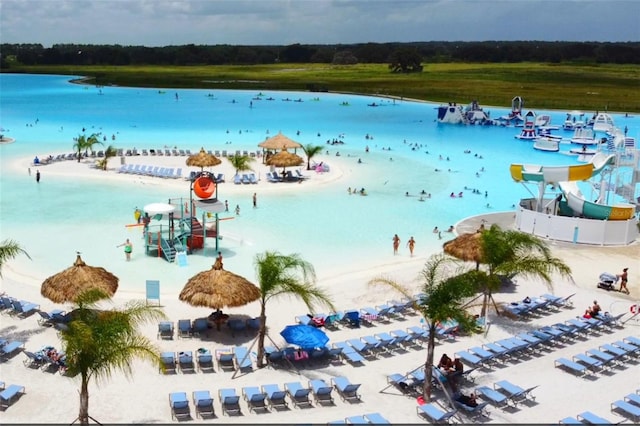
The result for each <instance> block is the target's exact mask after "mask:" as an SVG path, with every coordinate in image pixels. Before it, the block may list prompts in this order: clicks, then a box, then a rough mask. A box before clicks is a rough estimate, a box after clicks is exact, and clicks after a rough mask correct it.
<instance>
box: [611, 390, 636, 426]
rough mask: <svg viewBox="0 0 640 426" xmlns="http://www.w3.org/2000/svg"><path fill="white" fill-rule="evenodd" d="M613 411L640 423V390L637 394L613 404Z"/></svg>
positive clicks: (631, 394) (629, 395)
mask: <svg viewBox="0 0 640 426" xmlns="http://www.w3.org/2000/svg"><path fill="white" fill-rule="evenodd" d="M611 411H619V412H621V413H622V414H624V415H625V416H627V417H630V418H631V420H632V421H633V422H634V423H640V388H639V389H636V392H635V393H630V394H628V395H626V396H625V397H624V399H619V400H617V401H614V402H612V403H611Z"/></svg>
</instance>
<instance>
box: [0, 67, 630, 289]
mask: <svg viewBox="0 0 640 426" xmlns="http://www.w3.org/2000/svg"><path fill="white" fill-rule="evenodd" d="M69 80H70V77H68V76H43V75H12V74H1V75H0V90H1V93H2V95H1V96H2V103H1V105H0V107H1V117H2V122H1V123H0V126H1V127H2V128H3V130H2V132H3V134H5V135H6V136H8V137H11V138H15V140H16V141H15V142H14V143H12V144H6V145H0V157H1V159H0V165H1V167H2V172H1V173H2V174H1V189H0V191H1V193H0V195H1V202H0V215H1V216H2V225H1V228H0V238H1V239H5V238H11V239H14V240H16V241H18V242H19V243H20V244H21V245H22V246H23V247H24V248H25V249H26V250H27V252H28V253H29V254H30V255H31V257H32V260H28V259H25V258H18V259H16V260H15V261H13V262H12V265H11V268H12V269H13V270H16V271H18V272H19V273H20V274H22V275H23V276H25V277H29V278H30V279H33V281H35V282H38V281H39V282H41V281H42V280H43V279H45V278H46V277H47V276H49V275H51V274H53V273H56V272H58V271H60V270H62V269H65V268H66V267H68V266H70V265H71V263H72V262H73V260H74V258H75V252H76V251H79V252H81V253H82V256H83V258H84V259H85V261H86V262H87V263H88V264H91V265H96V266H104V267H105V268H106V269H108V270H110V271H112V272H114V273H115V274H116V275H118V276H119V277H120V278H121V287H120V289H119V293H121V292H122V293H124V294H127V293H133V294H141V293H143V291H144V280H145V279H161V290H162V291H163V292H166V293H177V292H179V290H180V289H181V288H182V286H183V285H184V283H185V282H186V280H187V279H188V278H189V277H190V276H192V275H194V274H195V273H197V272H199V271H201V270H203V269H206V268H208V267H209V266H210V265H211V264H212V263H213V261H214V251H215V250H214V248H213V240H208V241H207V245H208V246H209V248H207V249H205V250H204V251H197V252H195V253H194V254H193V255H190V256H189V258H188V266H186V267H178V266H177V265H176V264H170V263H167V262H166V261H164V260H161V259H157V258H152V257H147V256H145V255H144V253H143V247H142V246H143V244H142V239H141V230H140V228H126V227H125V226H124V225H126V224H130V223H131V222H132V221H133V210H134V208H135V207H136V206H138V207H142V206H144V205H146V204H149V203H153V202H165V201H166V200H167V199H169V198H176V197H183V198H188V196H189V183H188V181H183V184H182V185H181V186H180V185H177V186H176V185H172V186H170V187H168V186H166V185H163V184H162V183H161V182H159V183H158V184H156V183H155V182H154V183H153V184H150V183H148V182H143V181H140V180H137V179H135V178H134V177H133V176H132V177H131V180H124V181H122V180H120V179H118V180H115V179H100V178H99V177H100V175H99V174H98V175H96V176H97V177H96V178H91V179H88V178H85V177H82V178H77V177H74V176H49V175H48V174H47V166H41V167H40V169H41V171H42V180H41V182H40V183H39V184H37V183H36V182H35V179H34V176H33V174H34V173H35V171H34V170H35V168H34V167H33V166H30V164H29V163H30V161H31V160H32V159H33V157H34V156H36V155H38V156H40V157H41V158H43V157H44V156H46V155H49V154H51V155H54V156H55V155H56V154H61V153H71V152H73V148H72V146H73V138H74V137H77V136H78V135H80V134H82V132H83V129H84V132H85V134H91V133H98V132H100V133H101V137H102V136H104V137H105V138H106V141H105V142H104V143H105V146H99V147H97V149H98V150H100V149H104V148H106V145H108V144H113V145H114V146H115V147H116V148H123V149H125V150H126V149H131V148H134V147H135V148H137V149H138V150H141V149H160V148H164V147H165V146H166V147H170V148H173V147H174V146H175V147H177V148H181V149H190V150H191V151H192V152H195V151H197V150H198V149H199V148H200V147H201V146H203V147H204V148H205V149H208V150H227V151H231V152H235V151H236V150H248V151H255V150H257V149H258V147H257V144H258V143H260V142H262V141H263V140H264V139H265V138H267V137H270V136H274V135H275V134H277V132H279V131H282V132H283V133H284V134H285V135H287V136H289V137H290V138H292V139H294V140H296V141H298V142H300V143H302V144H303V145H304V144H309V143H312V144H318V145H322V146H323V147H324V151H323V153H322V154H321V155H319V156H318V157H316V158H314V160H315V161H316V162H320V161H323V162H325V163H326V164H328V165H329V166H330V167H331V171H329V172H328V173H329V174H330V175H332V174H333V175H332V177H333V176H335V179H333V180H330V181H328V182H327V183H324V184H322V185H317V186H313V187H311V186H308V185H305V183H302V184H300V185H296V188H291V187H290V186H291V185H295V184H284V183H278V184H270V183H268V182H266V179H264V175H263V174H260V173H258V174H259V177H260V178H261V179H262V180H261V182H260V183H259V184H258V185H257V186H256V187H255V188H252V190H242V188H234V184H233V182H232V179H231V178H232V176H230V175H227V176H226V177H227V182H226V183H224V184H222V185H221V186H220V188H219V191H220V193H219V197H220V199H228V201H229V205H230V206H231V210H232V211H233V207H234V206H236V205H240V206H241V209H242V210H241V214H240V216H238V217H234V219H233V220H227V221H224V222H222V223H221V234H222V235H223V237H224V238H223V239H222V240H221V241H220V250H221V251H222V253H223V255H224V256H225V268H226V269H228V270H230V271H233V272H235V273H238V274H240V275H244V276H246V277H247V278H249V279H254V278H255V274H254V270H253V269H254V267H253V258H254V256H255V254H257V253H261V252H263V251H265V250H278V251H280V252H282V253H285V254H289V253H300V254H301V256H302V257H303V258H305V259H306V260H309V261H310V262H311V263H312V264H313V265H314V266H315V268H316V271H317V273H318V277H319V278H320V279H321V280H322V279H330V278H331V277H333V276H337V275H343V274H349V273H354V272H356V271H360V270H366V269H371V265H388V264H391V263H398V264H401V263H402V262H406V263H407V265H412V266H414V267H415V265H417V264H419V265H421V264H422V263H423V261H424V259H425V258H426V257H427V256H428V255H430V254H432V253H434V252H436V251H438V250H439V248H440V246H441V244H442V243H443V242H444V241H445V240H446V239H448V238H452V237H453V234H449V233H446V232H443V233H442V239H439V238H438V234H434V233H433V232H432V230H433V228H434V227H436V226H437V227H439V229H441V230H443V231H444V230H446V229H447V228H448V227H449V226H450V225H454V224H455V223H456V222H457V221H459V220H461V219H463V218H465V217H467V216H471V215H476V214H482V213H488V212H498V211H510V210H513V206H514V205H515V204H517V202H518V200H519V198H521V197H528V196H530V194H529V193H528V192H527V191H526V189H525V188H523V186H522V185H520V184H517V183H514V182H513V181H512V179H511V177H510V175H509V165H510V164H511V163H513V162H515V163H528V164H543V165H564V164H576V163H577V158H576V156H570V155H565V154H562V153H549V152H540V151H536V150H534V149H533V148H532V145H531V142H524V141H520V140H517V139H514V135H516V134H518V133H519V129H518V128H513V127H479V126H455V125H438V124H437V123H436V122H435V120H436V109H435V107H436V106H437V104H434V103H428V102H408V101H403V100H390V99H380V98H378V97H367V96H355V95H342V94H332V93H304V92H299V93H298V92H269V91H265V90H262V92H261V93H262V94H263V96H258V94H259V92H260V90H253V91H223V90H184V89H179V90H172V89H140V88H121V87H95V86H89V85H79V84H72V83H70V82H69ZM269 97H272V98H273V100H271V101H268V100H267V98H269ZM258 99H260V100H258ZM286 99H289V100H288V101H287V100H286ZM296 100H302V102H297V101H296ZM480 101H481V100H480ZM344 102H346V103H348V106H343V105H341V104H342V103H344ZM373 102H375V103H376V104H377V105H378V106H377V107H370V106H368V105H369V104H371V103H373ZM487 109H490V110H491V116H492V117H498V116H501V115H504V114H506V113H508V109H506V108H487ZM536 112H537V113H542V112H543V111H536ZM548 113H549V114H551V116H552V118H553V123H554V124H561V123H562V121H563V120H564V117H565V113H564V112H562V111H553V112H548ZM613 116H614V119H615V120H616V125H617V126H618V127H621V128H623V127H625V126H627V127H628V129H629V135H630V136H634V137H636V138H637V137H638V133H639V130H640V123H639V120H638V119H637V118H634V117H625V116H624V114H613ZM557 133H559V134H562V133H563V132H562V131H561V130H560V131H558V132H557ZM568 135H569V134H565V136H568ZM328 140H329V141H331V140H338V141H341V142H343V144H336V145H331V144H327V143H326V142H327V141H328ZM366 147H368V148H369V152H366ZM383 148H384V149H383ZM562 149H563V150H564V148H562ZM467 150H468V151H470V153H465V151H467ZM567 150H568V149H567ZM298 153H299V154H301V152H300V151H299V152H298ZM337 153H339V154H340V156H339V157H337V156H336V154H337ZM302 156H303V157H304V154H302ZM359 159H360V160H361V163H359V162H358V160H359ZM118 160H119V159H118V158H114V159H112V160H111V161H110V163H109V167H110V168H117V167H119V164H120V163H119V161H118ZM126 161H127V162H128V163H132V164H136V163H137V164H145V163H146V164H153V157H142V156H140V157H126ZM226 161H227V160H225V159H223V162H226ZM259 161H260V160H258V162H257V163H256V166H257V165H258V164H259ZM16 164H18V165H17V166H16ZM182 164H184V161H183V163H182ZM332 166H333V167H332ZM28 167H31V175H29V173H28V170H27V168H28ZM86 167H88V165H87V166H86ZM436 169H437V170H438V171H436ZM188 170H190V168H188V167H186V165H185V166H184V168H183V175H184V174H187V173H186V172H187V171H188ZM213 171H215V167H214V168H213ZM302 172H303V173H304V174H307V175H310V177H311V179H313V178H314V176H313V175H314V174H315V172H313V171H306V170H304V167H303V170H302ZM106 173H108V174H114V172H113V171H110V172H106ZM94 175H95V174H94ZM267 185H288V187H287V188H286V189H285V190H283V191H279V190H277V189H276V190H271V187H269V190H268V191H266V190H263V188H265V186H267ZM347 188H357V189H360V188H365V190H366V192H367V194H368V195H367V196H364V197H363V196H360V195H349V194H348V193H347ZM473 189H477V190H478V193H477V194H476V193H474V192H473V191H472V190H473ZM422 190H424V191H426V192H427V193H430V194H431V198H426V197H425V199H424V200H423V201H420V194H419V193H420V191H422ZM253 191H255V192H257V194H258V199H259V201H258V208H256V209H253V208H251V193H252V192H253ZM407 192H408V193H409V196H406V195H405V194H406V193H407ZM451 193H454V194H456V195H457V194H459V193H462V194H463V196H462V197H457V196H456V197H455V198H451V197H450V194H451ZM485 193H486V195H485ZM221 216H222V217H232V216H234V215H233V213H231V212H230V213H223V214H221ZM396 233H397V234H398V235H399V236H400V238H401V240H402V242H401V250H400V254H399V255H397V256H393V254H392V237H393V235H394V234H396ZM410 236H413V237H414V238H415V239H416V241H417V245H416V256H415V257H414V258H411V257H409V253H408V250H407V249H406V247H405V244H406V241H407V240H408V239H409V237H410ZM125 238H131V239H132V241H133V243H134V256H133V260H132V261H131V262H125V260H124V256H123V254H122V249H121V248H116V246H117V245H118V244H120V243H122V241H124V239H125Z"/></svg>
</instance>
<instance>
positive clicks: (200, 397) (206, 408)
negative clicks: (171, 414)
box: [192, 390, 216, 419]
mask: <svg viewBox="0 0 640 426" xmlns="http://www.w3.org/2000/svg"><path fill="white" fill-rule="evenodd" d="M192 396H193V405H194V407H196V417H197V416H200V418H201V419H204V417H205V416H207V417H215V415H216V413H215V410H214V408H213V398H211V394H210V393H209V391H208V390H201V391H193V394H192Z"/></svg>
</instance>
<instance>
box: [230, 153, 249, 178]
mask: <svg viewBox="0 0 640 426" xmlns="http://www.w3.org/2000/svg"><path fill="white" fill-rule="evenodd" d="M227 159H228V160H229V162H230V163H231V165H232V166H233V168H234V169H236V175H237V174H238V173H240V172H245V171H247V170H253V169H252V168H251V163H252V162H253V161H255V158H252V157H249V156H248V155H233V156H231V157H227Z"/></svg>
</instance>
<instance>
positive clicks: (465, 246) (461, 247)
mask: <svg viewBox="0 0 640 426" xmlns="http://www.w3.org/2000/svg"><path fill="white" fill-rule="evenodd" d="M481 235H482V233H481V232H474V233H469V234H461V235H458V236H457V237H456V238H454V239H453V240H451V241H447V242H446V243H444V244H443V245H442V249H443V250H444V252H445V253H447V254H448V255H450V256H453V257H456V258H458V259H461V260H464V261H467V262H476V267H478V265H479V264H480V262H481V261H482V257H483V253H482V240H481V238H480V237H481Z"/></svg>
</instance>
